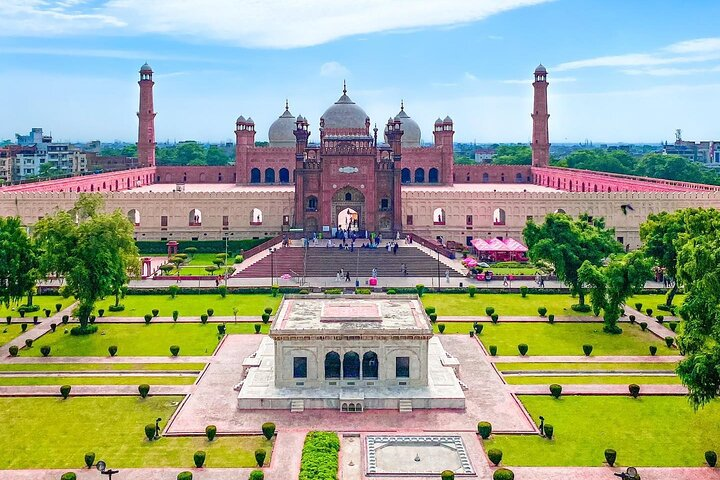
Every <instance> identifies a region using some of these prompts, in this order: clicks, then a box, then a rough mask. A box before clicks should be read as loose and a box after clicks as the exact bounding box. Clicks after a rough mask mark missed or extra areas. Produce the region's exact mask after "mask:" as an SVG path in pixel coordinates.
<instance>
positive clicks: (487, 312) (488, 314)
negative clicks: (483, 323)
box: [485, 307, 495, 317]
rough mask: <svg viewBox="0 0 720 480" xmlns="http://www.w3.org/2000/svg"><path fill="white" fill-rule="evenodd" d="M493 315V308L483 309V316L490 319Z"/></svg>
mask: <svg viewBox="0 0 720 480" xmlns="http://www.w3.org/2000/svg"><path fill="white" fill-rule="evenodd" d="M493 313H495V309H494V308H493V307H485V314H486V315H487V316H488V317H492V314H493Z"/></svg>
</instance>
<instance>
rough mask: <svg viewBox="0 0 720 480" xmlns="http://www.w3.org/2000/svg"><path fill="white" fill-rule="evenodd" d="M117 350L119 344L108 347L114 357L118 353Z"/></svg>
mask: <svg viewBox="0 0 720 480" xmlns="http://www.w3.org/2000/svg"><path fill="white" fill-rule="evenodd" d="M117 351H118V347H117V345H110V346H109V347H108V353H109V354H110V356H111V357H114V356H115V355H117Z"/></svg>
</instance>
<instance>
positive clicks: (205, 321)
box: [200, 313, 208, 323]
mask: <svg viewBox="0 0 720 480" xmlns="http://www.w3.org/2000/svg"><path fill="white" fill-rule="evenodd" d="M200 321H201V322H202V323H207V321H208V316H207V313H203V314H202V315H200Z"/></svg>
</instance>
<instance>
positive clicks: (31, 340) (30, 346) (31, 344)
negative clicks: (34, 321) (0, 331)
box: [25, 338, 33, 348]
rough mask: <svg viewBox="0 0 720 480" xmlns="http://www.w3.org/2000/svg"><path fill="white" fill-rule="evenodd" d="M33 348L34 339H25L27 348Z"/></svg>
mask: <svg viewBox="0 0 720 480" xmlns="http://www.w3.org/2000/svg"><path fill="white" fill-rule="evenodd" d="M32 346H33V339H32V338H26V339H25V347H26V348H32Z"/></svg>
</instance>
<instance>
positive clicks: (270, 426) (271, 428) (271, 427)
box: [261, 422, 275, 440]
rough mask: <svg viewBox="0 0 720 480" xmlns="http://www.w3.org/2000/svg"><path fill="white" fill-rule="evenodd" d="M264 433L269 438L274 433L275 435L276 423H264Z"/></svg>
mask: <svg viewBox="0 0 720 480" xmlns="http://www.w3.org/2000/svg"><path fill="white" fill-rule="evenodd" d="M261 429H262V433H263V435H264V436H265V438H267V439H268V440H270V439H272V437H273V435H275V424H274V423H272V422H265V423H263V424H262V427H261Z"/></svg>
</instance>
